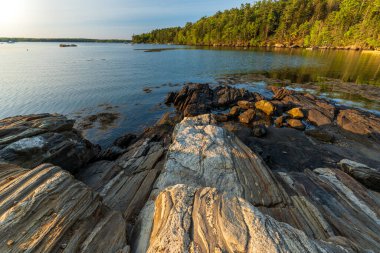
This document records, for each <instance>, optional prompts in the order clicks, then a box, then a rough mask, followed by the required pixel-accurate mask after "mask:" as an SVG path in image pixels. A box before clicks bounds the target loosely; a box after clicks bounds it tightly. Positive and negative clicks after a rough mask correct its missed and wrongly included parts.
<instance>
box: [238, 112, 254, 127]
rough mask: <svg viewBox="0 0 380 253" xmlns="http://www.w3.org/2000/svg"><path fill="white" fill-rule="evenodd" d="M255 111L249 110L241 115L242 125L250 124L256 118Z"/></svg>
mask: <svg viewBox="0 0 380 253" xmlns="http://www.w3.org/2000/svg"><path fill="white" fill-rule="evenodd" d="M255 114H256V112H255V110H253V109H249V110H246V111H245V112H243V113H242V114H240V115H239V121H240V122H241V123H245V124H249V123H250V122H251V121H252V120H253V119H254V117H255Z"/></svg>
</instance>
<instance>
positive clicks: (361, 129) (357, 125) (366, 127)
mask: <svg viewBox="0 0 380 253" xmlns="http://www.w3.org/2000/svg"><path fill="white" fill-rule="evenodd" d="M337 123H338V125H339V126H340V127H341V128H343V129H344V130H347V131H349V132H352V133H355V134H361V135H368V136H371V137H373V138H375V139H376V140H380V118H379V117H377V116H375V115H373V114H369V113H366V114H365V113H363V112H359V111H357V110H341V111H340V112H339V115H338V118H337Z"/></svg>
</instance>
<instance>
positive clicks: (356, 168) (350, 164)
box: [338, 159, 380, 192]
mask: <svg viewBox="0 0 380 253" xmlns="http://www.w3.org/2000/svg"><path fill="white" fill-rule="evenodd" d="M338 165H339V166H340V168H341V169H342V170H343V171H344V172H346V173H347V174H349V175H350V176H352V177H353V178H355V179H356V180H358V181H359V182H360V183H362V184H363V185H365V186H366V187H367V188H369V189H372V190H375V191H378V192H380V170H379V169H372V168H370V167H368V166H367V165H365V164H361V163H358V162H354V161H351V160H348V159H343V160H341V161H340V162H339V164H338Z"/></svg>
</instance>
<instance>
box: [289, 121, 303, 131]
mask: <svg viewBox="0 0 380 253" xmlns="http://www.w3.org/2000/svg"><path fill="white" fill-rule="evenodd" d="M287 123H288V125H289V127H291V128H294V129H298V130H305V125H304V124H303V123H302V121H301V120H299V119H288V120H287Z"/></svg>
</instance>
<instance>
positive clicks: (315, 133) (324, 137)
mask: <svg viewBox="0 0 380 253" xmlns="http://www.w3.org/2000/svg"><path fill="white" fill-rule="evenodd" d="M305 134H306V135H308V136H311V137H313V138H314V139H317V140H319V141H323V142H328V143H332V142H334V139H335V138H334V135H332V134H330V133H328V132H326V131H323V130H320V129H310V130H306V131H305Z"/></svg>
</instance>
